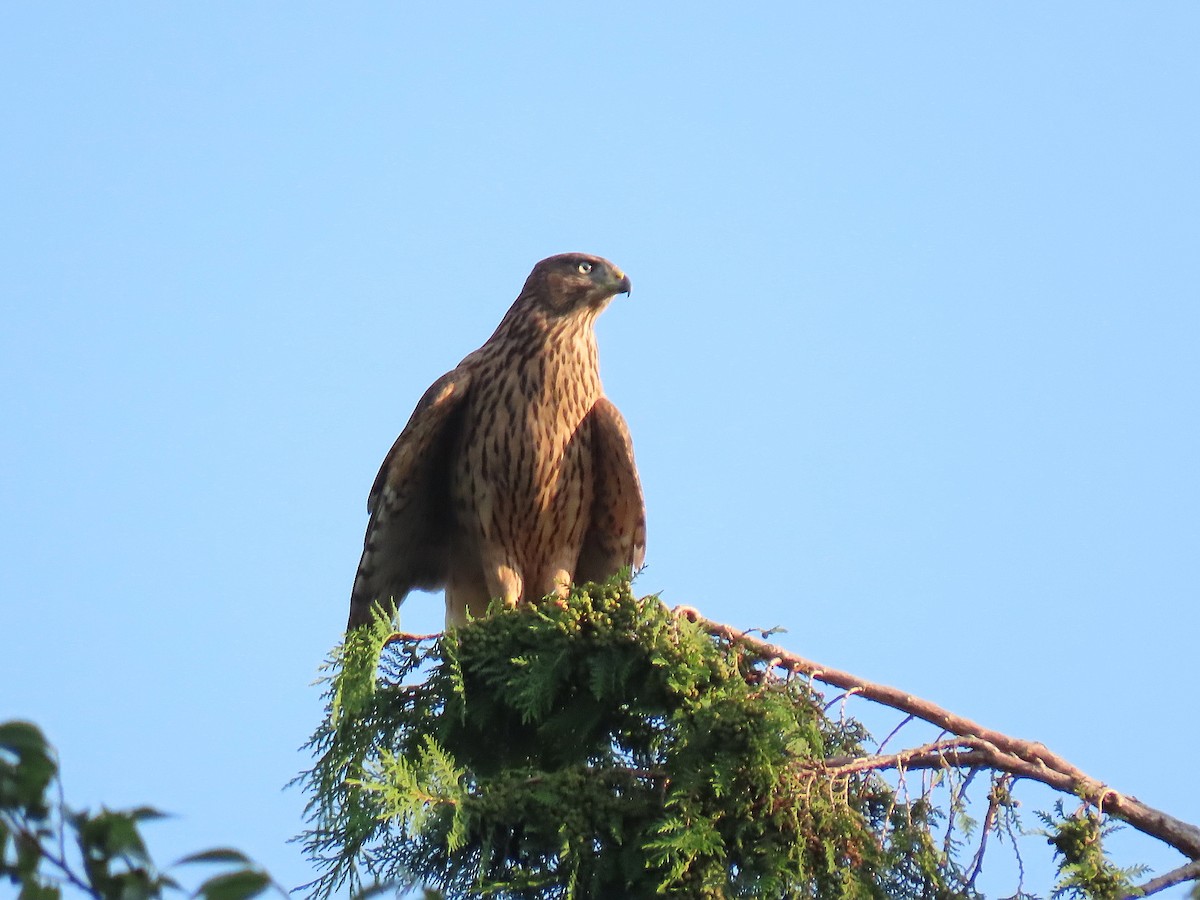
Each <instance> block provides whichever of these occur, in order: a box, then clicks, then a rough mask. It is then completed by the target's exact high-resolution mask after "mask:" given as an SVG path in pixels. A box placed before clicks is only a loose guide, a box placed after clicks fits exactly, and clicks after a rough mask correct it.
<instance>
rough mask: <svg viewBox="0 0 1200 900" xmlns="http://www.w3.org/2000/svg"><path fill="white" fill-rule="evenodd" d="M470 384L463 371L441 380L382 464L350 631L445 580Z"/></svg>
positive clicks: (370, 502)
mask: <svg viewBox="0 0 1200 900" xmlns="http://www.w3.org/2000/svg"><path fill="white" fill-rule="evenodd" d="M470 384H471V374H470V372H469V370H467V369H464V368H462V367H459V368H457V369H455V370H454V371H452V372H449V373H447V374H445V375H443V376H442V377H441V378H439V379H438V380H437V381H435V382H434V383H433V385H432V386H431V387H430V388H429V390H427V391H426V392H425V395H424V396H423V397H422V398H421V401H420V402H419V403H418V404H417V408H416V409H415V410H414V411H413V414H412V416H411V417H410V418H409V420H408V424H407V425H405V426H404V430H403V431H402V432H401V433H400V436H399V437H398V438H396V443H394V444H393V445H392V449H391V451H389V453H388V455H387V457H386V458H385V459H384V461H383V466H382V468H380V470H379V474H378V475H377V476H376V478H375V484H374V485H373V486H372V488H371V494H370V496H369V497H368V499H367V512H369V513H370V514H371V520H370V523H369V524H368V525H367V536H366V539H365V540H364V542H363V543H364V546H363V555H362V560H361V562H359V564H358V574H357V575H355V577H354V589H353V591H352V592H351V595H350V622H349V626H348V627H350V628H354V627H357V626H360V625H365V624H367V623H368V622H370V621H371V610H372V607H373V606H374V604H375V603H382V604H384V605H385V606H386V605H388V604H398V603H400V601H402V600H403V599H404V597H405V595H406V594H408V592H409V591H411V590H413V589H414V588H421V589H424V590H436V589H437V588H440V587H442V586H443V585H444V584H445V583H446V576H447V574H448V571H449V565H450V537H451V532H452V530H453V528H454V520H453V507H452V504H451V502H450V474H451V472H450V467H451V462H452V461H451V457H452V452H453V449H454V446H455V442H456V441H457V440H458V434H459V431H460V429H461V427H462V419H463V413H464V411H465V409H466V403H465V400H466V396H467V389H468V388H469V387H470Z"/></svg>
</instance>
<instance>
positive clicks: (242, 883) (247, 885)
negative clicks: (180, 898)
mask: <svg viewBox="0 0 1200 900" xmlns="http://www.w3.org/2000/svg"><path fill="white" fill-rule="evenodd" d="M271 883H272V882H271V877H270V876H269V875H267V874H266V873H265V872H260V871H257V870H255V869H239V870H238V871H236V872H227V873H225V874H224V875H216V876H214V877H213V878H210V879H208V880H207V881H206V882H204V883H203V884H201V885H200V887H198V888H197V889H196V896H197V897H203V898H205V900H248V898H250V897H257V896H258V895H259V894H261V893H262V892H263V891H265V890H266V889H267V888H269V887H270V886H271Z"/></svg>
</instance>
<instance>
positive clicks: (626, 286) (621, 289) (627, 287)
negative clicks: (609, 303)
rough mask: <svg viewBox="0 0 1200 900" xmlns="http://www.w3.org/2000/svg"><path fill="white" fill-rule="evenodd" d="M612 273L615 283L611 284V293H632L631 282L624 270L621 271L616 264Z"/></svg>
mask: <svg viewBox="0 0 1200 900" xmlns="http://www.w3.org/2000/svg"><path fill="white" fill-rule="evenodd" d="M612 274H613V278H614V280H615V281H616V283H615V284H614V285H613V293H614V294H632V293H633V284H632V283H631V282H630V281H629V276H628V275H626V274H625V273H624V272H622V271H621V270H620V269H618V268H617V267H616V266H613V271H612Z"/></svg>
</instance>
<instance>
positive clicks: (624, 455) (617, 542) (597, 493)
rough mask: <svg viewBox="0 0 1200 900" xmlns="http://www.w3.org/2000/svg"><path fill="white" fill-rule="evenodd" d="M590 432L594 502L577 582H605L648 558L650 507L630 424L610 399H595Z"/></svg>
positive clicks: (590, 418) (576, 575)
mask: <svg viewBox="0 0 1200 900" xmlns="http://www.w3.org/2000/svg"><path fill="white" fill-rule="evenodd" d="M586 423H587V426H588V428H589V430H590V435H589V439H590V441H591V451H592V476H593V478H594V480H595V481H594V495H593V497H594V499H593V501H592V514H591V519H590V521H589V522H588V529H587V534H586V535H585V536H584V539H583V549H582V550H581V551H580V554H579V564H578V565H577V566H576V567H575V582H576V583H577V584H582V583H583V582H585V581H603V580H604V579H606V578H608V577H609V576H610V575H613V574H615V573H616V572H617V571H618V570H620V569H623V568H625V567H626V566H629V567H630V568H632V569H634V570H635V571H636V570H637V569H639V568H640V567H641V565H642V561H643V559H645V556H646V506H645V503H644V501H643V500H642V486H641V484H640V483H639V482H638V475H637V467H636V466H635V465H634V463H633V442H632V441H631V440H630V438H629V428H628V427H627V426H626V425H625V420H624V419H623V418H622V417H621V414H620V413H619V412H618V411H617V408H616V407H615V406H613V404H612V402H611V401H610V400H609V399H608V398H607V397H601V398H600V399H599V400H597V401H596V405H595V406H593V407H592V409H591V412H589V413H588V415H587V419H586Z"/></svg>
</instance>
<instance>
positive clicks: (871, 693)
mask: <svg viewBox="0 0 1200 900" xmlns="http://www.w3.org/2000/svg"><path fill="white" fill-rule="evenodd" d="M676 613H677V614H679V615H682V616H684V617H686V618H688V619H690V620H691V621H693V622H695V623H696V624H697V625H699V626H700V627H701V628H703V629H704V630H705V631H707V632H708V633H709V634H711V635H713V636H714V637H717V638H720V639H722V640H724V641H727V642H728V643H729V644H731V645H736V646H740V647H743V648H745V649H746V650H748V651H750V652H751V653H752V654H753V655H754V656H755V657H757V658H758V659H760V660H762V661H763V662H764V663H766V664H767V665H769V666H772V667H777V668H780V669H783V670H784V671H786V672H789V673H798V674H801V675H806V676H808V677H809V678H811V679H812V680H814V681H820V682H822V683H824V684H829V685H832V686H834V687H837V688H841V689H842V690H844V691H847V692H848V693H850V694H854V695H857V696H861V697H864V698H866V699H868V700H873V701H874V702H876V703H879V704H882V705H884V706H888V707H891V708H892V709H895V710H899V711H900V712H902V713H907V714H908V715H910V716H914V717H916V718H918V719H921V720H922V721H925V722H928V723H930V724H931V725H935V726H937V727H938V728H940V729H942V730H943V731H946V732H949V733H950V734H953V735H956V736H957V737H958V740H947V741H938V742H935V743H934V744H930V745H926V746H924V747H917V748H914V749H913V750H908V751H903V752H901V753H894V754H891V755H889V756H886V757H862V758H861V760H857V759H856V760H849V759H839V760H829V761H827V762H826V765H829V764H830V763H835V764H836V766H837V767H839V768H838V771H850V770H851V769H850V767H858V768H859V769H860V770H867V769H887V768H896V767H897V766H902V767H903V768H906V769H913V768H940V767H944V766H946V765H947V764H949V765H952V766H955V767H958V768H967V769H970V768H992V769H997V770H1000V771H1003V772H1009V773H1011V774H1013V775H1016V776H1019V777H1021V778H1028V779H1030V780H1032V781H1039V782H1041V783H1042V784H1045V785H1048V786H1049V787H1052V788H1054V789H1055V790H1058V791H1062V792H1063V793H1068V794H1074V795H1075V796H1077V797H1080V798H1082V799H1083V800H1085V801H1086V802H1089V803H1091V804H1093V805H1094V806H1096V807H1097V808H1098V809H1100V810H1102V811H1103V812H1106V813H1108V814H1109V815H1112V816H1115V817H1116V818H1118V819H1121V820H1122V821H1124V822H1127V823H1129V824H1130V825H1132V826H1133V827H1134V828H1136V829H1138V830H1139V831H1141V832H1143V833H1144V834H1148V835H1150V836H1152V837H1156V838H1158V839H1159V840H1161V841H1162V842H1163V843H1165V844H1168V845H1169V846H1171V847H1174V848H1175V849H1176V850H1178V851H1179V852H1180V853H1182V854H1183V855H1184V856H1186V857H1188V859H1189V860H1191V862H1190V863H1189V864H1188V865H1185V866H1181V867H1180V868H1178V869H1176V870H1174V871H1173V872H1170V873H1168V874H1167V875H1163V876H1162V877H1160V878H1156V879H1154V880H1153V881H1150V882H1147V883H1146V884H1145V885H1142V886H1141V888H1139V891H1140V892H1141V893H1142V895H1143V896H1144V895H1146V894H1151V893H1154V892H1155V891H1158V890H1162V889H1163V888H1166V887H1169V886H1171V885H1173V884H1178V883H1179V882H1181V881H1187V880H1194V879H1197V878H1200V828H1197V827H1196V826H1195V825H1191V824H1189V823H1187V822H1184V821H1182V820H1180V819H1177V818H1175V817H1174V816H1171V815H1168V814H1167V813H1165V812H1163V811H1162V810H1159V809H1155V808H1154V807H1152V806H1147V805H1146V804H1145V803H1142V802H1141V801H1140V800H1138V799H1136V798H1135V797H1130V796H1128V795H1126V794H1122V793H1120V792H1118V791H1115V790H1113V789H1112V788H1110V787H1108V786H1107V785H1106V784H1104V783H1103V782H1101V781H1098V780H1097V779H1095V778H1092V777H1091V776H1089V775H1087V774H1085V773H1084V772H1083V771H1082V770H1080V769H1079V768H1077V767H1076V766H1074V765H1072V764H1071V763H1069V762H1067V760H1065V759H1063V758H1062V757H1061V756H1059V755H1058V754H1057V753H1054V752H1052V751H1051V750H1050V749H1049V748H1048V747H1046V746H1045V745H1044V744H1039V743H1036V742H1034V741H1026V740H1021V739H1019V738H1014V737H1010V736H1008V735H1006V734H1002V733H1001V732H998V731H994V730H992V729H990V728H985V727H984V726H983V725H980V724H978V723H977V722H972V721H971V720H970V719H966V718H963V717H962V716H958V715H955V714H954V713H952V712H950V711H949V710H946V709H943V708H942V707H940V706H938V705H937V704H935V703H931V702H929V701H928V700H923V699H921V698H920V697H914V696H913V695H912V694H908V693H905V692H904V691H901V690H898V689H896V688H893V687H889V686H887V685H883V684H876V683H874V682H871V681H867V680H865V679H863V678H859V677H858V676H856V675H852V674H850V673H849V672H843V671H841V670H838V669H831V668H829V667H828V666H823V665H821V664H820V663H817V662H814V661H812V660H809V659H805V658H804V657H801V656H797V655H796V654H794V653H791V652H789V651H788V650H785V649H784V648H783V647H780V646H779V645H777V644H772V643H770V642H768V641H765V640H762V639H760V638H756V637H753V636H751V635H749V634H747V633H746V632H744V631H739V630H737V629H736V628H733V627H731V626H729V625H724V624H721V623H720V622H714V621H712V620H711V619H706V618H705V617H704V616H702V615H700V614H699V613H698V612H696V611H695V610H694V609H691V608H687V607H680V608H678V609H677V610H676Z"/></svg>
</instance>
